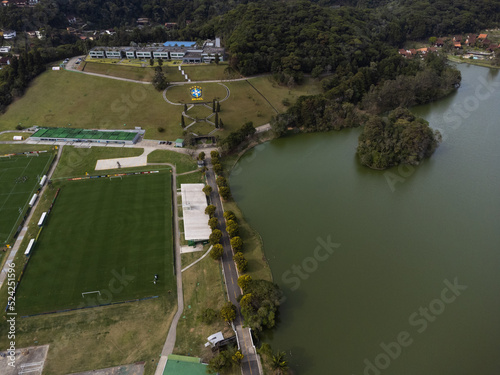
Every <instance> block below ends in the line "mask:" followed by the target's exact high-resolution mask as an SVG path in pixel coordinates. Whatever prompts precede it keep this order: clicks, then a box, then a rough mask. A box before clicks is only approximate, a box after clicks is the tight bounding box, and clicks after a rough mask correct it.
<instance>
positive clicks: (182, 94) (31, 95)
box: [0, 64, 319, 140]
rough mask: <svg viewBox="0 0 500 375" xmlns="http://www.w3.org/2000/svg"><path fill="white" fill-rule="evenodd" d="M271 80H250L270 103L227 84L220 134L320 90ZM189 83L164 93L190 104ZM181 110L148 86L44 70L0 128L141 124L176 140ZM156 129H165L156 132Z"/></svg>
mask: <svg viewBox="0 0 500 375" xmlns="http://www.w3.org/2000/svg"><path fill="white" fill-rule="evenodd" d="M103 65H110V64H103ZM207 68H209V66H207ZM174 69H175V68H174ZM200 69H201V67H200ZM269 79H270V78H269V77H257V78H253V79H251V80H250V82H252V84H253V85H254V86H255V88H257V90H259V91H260V92H261V93H262V95H264V96H265V98H267V100H269V102H270V103H272V105H270V104H269V103H268V102H267V101H266V99H264V97H262V95H261V94H259V92H257V91H256V90H255V89H254V88H253V87H252V86H251V85H250V84H249V83H248V82H246V81H235V82H226V83H225V85H226V86H227V87H228V88H229V89H230V97H229V99H228V100H226V101H224V102H222V103H221V112H220V116H219V118H220V119H222V120H223V122H224V130H222V131H219V132H218V133H217V135H219V136H221V137H224V136H226V135H227V134H229V132H231V131H234V130H237V129H239V128H240V127H241V126H242V125H243V124H244V123H245V122H248V121H252V122H253V123H254V125H255V126H260V125H263V124H266V123H268V122H269V121H270V120H271V117H272V116H275V115H276V111H275V110H274V109H273V107H275V108H276V109H277V110H278V112H280V111H284V110H285V109H286V106H284V105H283V104H282V100H283V98H289V101H290V102H291V103H293V101H294V100H296V98H297V97H298V96H299V95H303V94H309V93H316V92H318V91H319V82H316V81H313V80H308V81H306V84H305V85H304V86H297V87H295V88H293V89H288V88H286V87H283V86H279V85H277V84H275V83H273V82H272V81H270V80H269ZM197 85H198V86H201V87H202V89H203V91H204V92H203V99H204V100H206V101H208V102H210V101H211V100H212V99H213V98H214V97H219V98H224V97H225V96H226V91H225V89H224V87H223V86H221V85H218V84H216V83H206V84H205V83H200V84H197ZM190 87H191V85H189V84H186V85H180V86H174V87H172V88H171V89H169V90H168V91H167V95H168V97H169V98H170V99H171V100H172V101H174V102H185V103H192V100H191V97H190V94H189V88H190ZM183 109H184V108H183V106H180V105H170V104H168V103H166V102H165V101H164V99H163V97H162V93H160V92H158V91H156V90H155V89H154V88H153V87H152V85H142V84H138V83H133V82H124V81H119V80H113V79H107V78H101V77H94V76H89V75H84V74H82V73H75V72H68V71H47V72H45V73H43V74H41V75H40V76H39V77H37V78H36V79H35V80H34V81H33V82H32V84H31V85H30V87H29V89H28V90H27V91H26V94H25V95H24V96H23V97H21V98H19V99H17V100H16V101H15V102H14V103H12V104H11V105H10V106H9V107H8V109H7V111H6V112H5V113H4V114H2V115H0V131H2V130H13V129H14V127H15V126H16V125H18V124H21V125H22V126H25V127H28V126H33V125H38V126H50V127H73V128H77V127H78V128H86V129H88V128H93V129H94V128H99V129H133V128H134V127H135V126H141V127H142V128H143V129H145V130H146V134H145V138H147V139H159V140H174V139H176V138H179V137H181V136H182V132H183V129H182V127H181V126H180V119H181V113H182V111H183ZM69 124H71V125H69ZM124 125H125V126H124ZM159 128H163V129H164V131H159V130H158V129H159ZM160 130H161V129H160Z"/></svg>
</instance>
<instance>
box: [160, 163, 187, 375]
mask: <svg viewBox="0 0 500 375" xmlns="http://www.w3.org/2000/svg"><path fill="white" fill-rule="evenodd" d="M164 165H169V166H170V167H172V195H173V197H172V201H173V207H172V209H173V210H174V223H175V224H174V251H175V276H176V280H177V312H176V313H175V315H174V319H173V320H172V324H171V325H170V329H169V330H168V335H167V339H166V340H165V344H164V345H163V350H162V352H161V357H160V360H159V362H158V367H157V368H156V372H155V375H161V374H163V370H164V368H165V364H166V363H167V357H168V355H169V354H172V352H173V351H174V347H175V338H176V336H177V323H178V322H179V319H180V317H181V315H182V313H183V311H184V293H183V291H182V271H181V245H180V236H179V217H178V212H179V211H178V204H177V171H176V169H175V166H173V165H172V164H164Z"/></svg>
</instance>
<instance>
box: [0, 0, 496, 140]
mask: <svg viewBox="0 0 500 375" xmlns="http://www.w3.org/2000/svg"><path fill="white" fill-rule="evenodd" d="M68 16H71V17H77V18H79V19H80V21H81V22H84V23H85V24H86V26H85V28H86V29H87V30H91V29H94V30H96V29H97V30H99V29H101V30H102V29H103V28H114V29H115V31H116V33H114V34H112V35H103V36H102V37H101V38H100V39H99V40H97V41H92V42H90V41H86V42H82V41H80V40H76V38H75V36H74V35H71V34H70V33H68V32H66V30H64V29H65V27H66V26H68V22H69V21H68ZM138 17H148V18H149V20H150V25H146V26H144V27H141V28H139V27H137V24H136V21H137V18H138ZM165 22H176V23H177V27H175V28H172V29H169V28H166V27H164V26H163V23H165ZM499 23H500V0H480V1H472V0H459V1H452V0H434V1H428V2H422V1H416V0H401V1H399V2H393V1H388V0H337V1H334V0H311V1H308V0H293V1H287V2H282V1H264V0H253V1H248V0H231V1H222V0H194V1H185V0H141V1H139V0H130V1H127V2H124V1H122V0H105V1H102V0H86V1H76V0H64V1H63V0H41V1H40V2H39V3H38V4H36V5H35V6H34V7H25V8H17V7H14V6H7V7H1V8H0V25H1V26H2V27H4V28H11V29H15V30H19V31H21V30H34V29H35V30H36V29H38V30H43V31H44V33H45V35H47V36H48V37H47V38H46V39H45V40H43V41H38V40H37V41H34V42H30V43H28V41H26V43H25V48H26V52H25V53H31V52H29V49H30V48H31V49H35V50H38V51H39V52H40V55H41V56H43V60H44V61H45V62H47V61H50V60H51V59H54V58H58V57H63V56H64V57H65V55H71V52H73V53H75V52H79V53H80V52H82V51H87V50H88V48H91V47H92V46H93V45H110V46H113V45H130V44H132V43H150V42H163V41H165V40H169V39H170V40H175V39H184V40H203V39H207V38H213V37H214V36H220V37H221V38H222V40H223V43H224V46H225V47H226V51H227V54H228V59H229V63H230V65H231V66H232V67H233V68H234V69H236V70H238V71H239V72H241V73H242V74H243V75H253V74H260V73H268V72H270V73H272V74H273V76H274V77H275V79H276V80H277V81H278V82H279V83H281V84H283V85H288V86H293V85H297V84H300V83H301V82H302V80H303V78H304V75H311V76H312V77H313V78H323V80H322V85H323V89H324V93H323V94H321V95H317V96H312V97H303V98H300V99H299V100H298V101H297V102H296V103H295V104H294V105H293V106H291V107H290V108H289V109H288V111H287V112H286V113H284V114H282V115H279V116H277V118H276V119H275V120H274V121H273V122H272V125H273V128H274V130H275V132H276V134H278V135H282V134H284V133H285V132H286V130H287V129H290V128H297V129H299V128H300V129H301V130H302V131H322V130H329V129H341V128H345V127H352V126H358V125H363V124H366V123H368V121H372V116H381V115H383V114H384V113H387V112H388V111H391V110H393V109H395V108H398V107H403V108H406V107H409V106H412V105H415V104H421V103H427V102H430V101H432V100H436V99H437V98H440V97H443V96H445V95H447V94H449V93H450V92H451V91H453V90H455V89H456V88H457V87H458V86H459V85H460V81H461V77H460V74H459V72H458V71H457V70H456V69H453V68H452V67H450V66H448V65H447V64H446V61H445V59H444V57H443V56H437V55H436V54H429V55H427V56H426V58H425V59H424V60H420V59H404V58H403V57H401V56H399V55H398V53H397V48H398V47H401V46H402V45H403V44H404V43H405V42H406V41H407V40H427V38H428V37H430V36H442V35H450V34H454V33H466V32H469V31H478V30H481V29H483V28H485V27H494V26H496V25H498V24H499ZM33 43H34V46H33ZM18 48H22V43H21V47H19V45H18ZM9 70H12V68H6V69H5V72H4V73H3V74H2V76H3V78H5V77H7V78H8V79H9V81H8V82H7V83H5V82H6V81H5V79H3V81H4V85H3V87H2V91H1V92H0V96H1V98H0V103H1V107H0V109H3V108H5V105H7V104H8V103H9V102H10V100H11V99H12V97H14V96H16V95H19V94H20V93H22V91H23V89H24V87H26V83H23V84H22V85H20V84H19V80H17V81H15V80H14V82H18V83H13V81H12V79H11V78H9V77H11V76H12V73H9V72H8V71H9ZM35 75H36V73H35ZM32 76H33V75H31V74H30V75H26V76H24V77H25V78H26V77H27V78H26V79H28V81H29V78H30V77H31V78H32ZM25 78H23V82H24V81H25V80H26V79H25ZM243 133H244V132H243ZM243 133H241V134H240V133H235V134H232V136H231V137H230V140H232V142H230V144H229V143H228V144H227V145H228V148H229V149H234V145H235V144H236V143H238V142H237V141H238V140H239V139H240V138H242V134H243ZM233 141H234V142H233Z"/></svg>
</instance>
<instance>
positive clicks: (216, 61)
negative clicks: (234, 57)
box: [214, 53, 220, 65]
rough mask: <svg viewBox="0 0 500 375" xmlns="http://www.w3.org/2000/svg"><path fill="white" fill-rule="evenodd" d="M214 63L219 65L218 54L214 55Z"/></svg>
mask: <svg viewBox="0 0 500 375" xmlns="http://www.w3.org/2000/svg"><path fill="white" fill-rule="evenodd" d="M214 62H215V65H219V62H220V56H219V54H218V53H216V54H215V58H214Z"/></svg>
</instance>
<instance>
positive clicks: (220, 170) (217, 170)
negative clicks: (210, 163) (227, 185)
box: [214, 163, 222, 174]
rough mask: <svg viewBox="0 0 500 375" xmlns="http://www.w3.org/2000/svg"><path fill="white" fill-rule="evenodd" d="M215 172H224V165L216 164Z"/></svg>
mask: <svg viewBox="0 0 500 375" xmlns="http://www.w3.org/2000/svg"><path fill="white" fill-rule="evenodd" d="M214 172H215V173H216V174H221V173H222V165H221V164H220V163H217V164H214Z"/></svg>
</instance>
